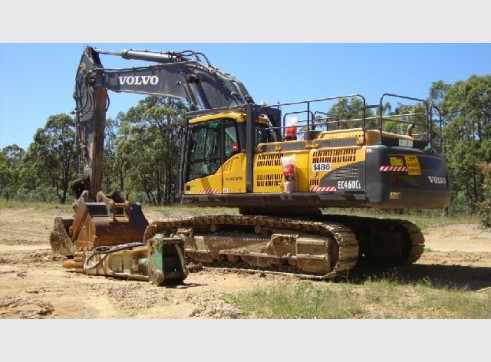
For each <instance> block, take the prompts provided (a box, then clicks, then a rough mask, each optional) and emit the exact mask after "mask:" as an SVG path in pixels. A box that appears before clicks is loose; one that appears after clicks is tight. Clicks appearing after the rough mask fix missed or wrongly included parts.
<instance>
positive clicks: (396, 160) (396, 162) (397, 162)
mask: <svg viewBox="0 0 491 362" xmlns="http://www.w3.org/2000/svg"><path fill="white" fill-rule="evenodd" d="M390 165H391V166H404V161H403V160H402V157H390Z"/></svg>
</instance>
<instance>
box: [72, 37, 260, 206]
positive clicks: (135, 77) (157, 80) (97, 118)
mask: <svg viewBox="0 0 491 362" xmlns="http://www.w3.org/2000/svg"><path fill="white" fill-rule="evenodd" d="M101 54H104V55H111V56H119V57H121V58H123V59H127V60H140V61H147V62H152V63H153V64H151V65H146V66H139V67H130V68H122V69H109V68H104V66H103V65H102V62H101V59H100V55H101ZM201 58H204V59H205V61H204V62H203V61H202V60H201ZM108 90H110V91H114V92H125V93H137V94H148V95H157V96H167V97H174V98H180V99H184V100H186V101H187V102H189V103H191V104H193V105H195V106H196V107H197V108H198V109H201V110H207V109H216V108H222V107H234V106H238V105H244V104H251V103H253V100H252V97H251V96H250V95H249V93H248V92H247V90H246V88H245V87H244V85H243V84H242V83H241V82H239V81H237V80H236V79H235V78H234V77H232V76H230V75H229V74H227V73H225V72H223V71H221V70H220V69H218V68H216V67H214V66H212V65H211V64H210V63H209V62H208V60H207V58H206V56H205V55H204V54H202V53H197V52H194V51H184V52H179V53H177V52H151V51H146V50H145V51H139V50H124V51H122V52H112V51H103V50H99V49H95V48H93V47H90V46H87V47H86V48H85V50H84V53H83V55H82V57H81V59H80V65H79V67H78V69H77V75H76V79H75V90H74V94H73V97H74V99H75V102H76V108H75V115H76V124H77V140H76V144H77V151H78V153H79V155H80V156H81V159H82V161H83V175H82V176H81V177H79V178H78V179H77V180H75V181H73V182H72V184H71V186H72V189H73V190H74V191H75V193H76V196H77V198H78V197H80V195H81V194H82V192H83V191H84V190H87V191H89V199H91V200H95V199H96V195H97V192H98V191H100V189H101V184H102V167H103V165H102V161H103V150H104V130H105V121H106V111H107V108H108V95H107V92H108Z"/></svg>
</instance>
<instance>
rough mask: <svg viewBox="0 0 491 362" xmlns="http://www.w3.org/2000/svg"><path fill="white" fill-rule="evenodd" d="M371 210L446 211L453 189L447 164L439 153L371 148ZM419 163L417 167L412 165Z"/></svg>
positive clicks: (368, 174)
mask: <svg viewBox="0 0 491 362" xmlns="http://www.w3.org/2000/svg"><path fill="white" fill-rule="evenodd" d="M366 160H367V165H366V166H367V171H366V193H367V199H368V202H367V204H368V206H371V207H377V208H387V209H405V208H426V209H433V208H438V209H439V208H442V209H443V208H446V207H448V204H449V202H450V185H449V176H448V170H447V166H446V162H445V160H444V158H443V156H442V155H440V154H438V153H436V152H426V151H423V150H418V149H408V148H402V147H388V146H384V145H380V146H373V147H368V148H367V153H366ZM415 160H416V167H415V166H414V164H412V163H413V162H414V161H415Z"/></svg>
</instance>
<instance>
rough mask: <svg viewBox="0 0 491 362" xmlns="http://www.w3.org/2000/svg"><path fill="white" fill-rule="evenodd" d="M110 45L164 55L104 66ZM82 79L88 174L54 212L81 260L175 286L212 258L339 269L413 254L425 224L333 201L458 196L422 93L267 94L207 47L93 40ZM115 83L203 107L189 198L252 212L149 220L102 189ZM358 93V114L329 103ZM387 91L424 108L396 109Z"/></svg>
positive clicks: (103, 270) (193, 141)
mask: <svg viewBox="0 0 491 362" xmlns="http://www.w3.org/2000/svg"><path fill="white" fill-rule="evenodd" d="M101 55H104V56H117V57H120V58H123V59H126V60H129V61H131V60H140V61H146V62H150V63H151V64H150V65H147V64H146V65H144V66H136V67H135V66H133V67H128V68H122V69H111V68H105V67H104V66H103V65H102V63H101ZM75 83H76V84H75V91H74V99H75V103H76V109H75V115H76V127H77V133H76V134H77V136H76V147H77V150H78V152H79V157H80V159H81V161H82V164H83V173H82V174H81V176H80V177H79V178H78V179H77V180H74V181H73V182H72V183H71V186H72V189H73V190H74V192H75V194H76V202H75V203H74V215H73V217H69V218H56V219H55V222H54V229H53V231H52V232H51V235H50V244H51V247H52V250H53V251H54V252H55V253H58V254H62V255H65V256H66V257H67V259H66V260H65V261H64V262H63V266H64V267H65V268H67V269H70V270H73V271H76V272H80V273H85V274H89V275H103V276H109V277H119V278H128V279H137V280H146V281H150V282H152V283H154V284H156V285H168V284H176V283H177V284H178V283H182V282H183V281H184V280H185V278H186V277H187V276H188V272H189V270H190V268H189V266H190V265H203V266H209V267H217V268H238V269H248V270H256V271H268V272H273V273H276V272H280V273H287V274H292V275H296V276H303V277H306V278H312V279H321V280H329V279H333V278H335V277H338V276H345V275H346V274H347V273H348V272H349V271H350V270H352V269H353V268H354V267H355V266H356V265H357V263H360V262H361V261H362V260H363V261H368V262H377V263H389V264H391V265H400V264H410V263H414V262H415V261H417V260H418V258H419V257H420V256H421V255H422V253H423V249H424V236H423V234H422V232H421V231H420V229H419V228H418V226H417V225H415V224H414V223H412V222H409V221H406V220H399V219H393V218H377V217H357V216H350V215H344V214H343V215H342V214H340V213H338V214H335V213H334V214H332V213H329V211H330V210H333V209H335V210H337V209H338V208H348V209H357V208H375V209H381V210H407V209H444V208H446V207H447V206H448V204H449V201H450V189H449V176H448V171H447V166H446V162H445V158H444V156H443V155H442V154H441V153H440V152H441V151H440V150H441V142H442V139H441V117H439V111H438V109H437V108H436V107H434V106H433V105H432V104H430V103H428V102H427V101H425V100H422V99H417V98H413V97H407V96H400V95H396V94H391V93H386V94H383V95H382V96H381V98H380V101H379V103H378V104H367V102H366V99H365V97H363V96H362V95H359V94H350V95H345V96H337V97H325V98H319V99H312V100H306V101H300V102H292V103H283V104H274V105H267V104H265V103H263V104H256V103H255V102H254V101H253V99H252V97H251V95H250V94H249V93H248V91H247V89H246V88H245V86H244V85H243V84H242V83H241V82H240V81H238V80H237V79H235V78H234V77H233V76H231V75H230V74H228V73H226V72H224V71H222V70H220V69H219V68H217V67H215V66H213V65H212V64H211V63H210V62H209V60H208V58H207V57H206V56H205V55H204V54H202V53H198V52H194V51H183V52H154V51H147V50H124V51H121V52H114V51H105V50H100V49H96V48H94V47H91V46H87V47H86V48H85V50H84V52H83V55H82V57H81V60H80V64H79V66H78V69H77V74H76V79H75ZM108 91H112V92H115V93H119V92H128V93H140V94H145V95H156V96H166V97H174V98H180V99H183V100H186V101H187V102H189V104H192V105H194V106H195V109H197V110H193V111H190V112H189V113H188V114H187V115H186V125H185V132H184V133H183V136H182V137H183V138H182V142H181V144H182V154H181V162H180V180H179V181H180V182H179V187H180V191H181V198H182V204H183V205H191V206H202V207H217V206H219V207H230V208H236V209H237V208H238V210H239V213H238V214H231V215H228V214H223V215H209V216H195V217H187V218H178V219H171V220H160V221H153V222H151V223H149V222H148V220H147V219H146V218H145V216H144V214H143V212H142V209H141V206H140V205H139V204H137V203H130V202H128V201H125V200H123V199H121V198H120V197H118V196H117V195H115V196H111V195H105V194H104V193H102V192H101V184H102V174H103V169H104V165H103V159H104V153H103V150H104V130H105V120H106V111H107V107H108V103H109V102H108ZM346 100H351V101H353V104H354V102H355V101H356V104H357V105H358V106H357V107H358V109H357V115H356V117H346V119H343V118H342V117H339V115H337V114H333V113H332V112H330V110H331V109H332V106H333V104H336V103H338V104H339V102H342V101H346ZM388 100H397V101H398V102H403V103H404V104H409V103H411V104H412V106H411V107H406V108H405V109H406V111H400V112H392V113H393V114H388V112H386V111H385V108H384V107H385V106H386V104H387V102H388ZM399 104H401V103H399ZM400 108H401V109H403V108H404V107H400Z"/></svg>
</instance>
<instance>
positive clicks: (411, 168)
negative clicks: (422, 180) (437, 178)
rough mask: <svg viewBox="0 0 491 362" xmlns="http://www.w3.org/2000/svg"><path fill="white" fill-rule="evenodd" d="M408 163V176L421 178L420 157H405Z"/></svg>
mask: <svg viewBox="0 0 491 362" xmlns="http://www.w3.org/2000/svg"><path fill="white" fill-rule="evenodd" d="M404 160H405V161H406V167H407V174H408V175H410V176H420V175H421V166H420V165H419V161H418V156H404Z"/></svg>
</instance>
